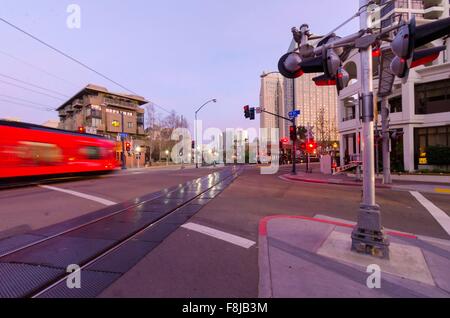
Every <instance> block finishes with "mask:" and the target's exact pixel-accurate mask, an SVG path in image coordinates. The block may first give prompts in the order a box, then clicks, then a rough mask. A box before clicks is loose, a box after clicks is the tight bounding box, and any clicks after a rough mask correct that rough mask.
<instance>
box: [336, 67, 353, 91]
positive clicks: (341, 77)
mask: <svg viewBox="0 0 450 318" xmlns="http://www.w3.org/2000/svg"><path fill="white" fill-rule="evenodd" d="M349 81H350V74H348V72H347V71H346V70H345V69H344V68H343V67H339V68H338V70H337V73H336V88H337V90H338V92H340V91H341V90H343V89H344V88H346V87H347V85H348V82H349Z"/></svg>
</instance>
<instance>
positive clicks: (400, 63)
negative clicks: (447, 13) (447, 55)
mask: <svg viewBox="0 0 450 318" xmlns="http://www.w3.org/2000/svg"><path fill="white" fill-rule="evenodd" d="M449 34H450V18H446V19H440V20H437V21H434V22H430V23H427V24H424V25H420V26H416V18H415V17H412V19H411V20H410V21H409V23H407V24H405V25H403V26H401V27H400V29H399V30H398V32H397V35H396V36H395V38H394V40H393V41H392V43H391V49H392V52H393V53H394V55H395V58H394V59H393V60H392V63H391V71H392V73H394V74H395V75H396V76H397V77H399V78H403V79H404V81H406V80H407V79H408V75H409V70H410V69H411V68H414V67H417V66H419V65H423V64H426V63H429V62H432V61H434V60H435V59H437V58H438V57H439V53H440V52H442V51H444V50H445V49H446V47H445V46H437V47H433V48H428V49H421V50H415V49H417V48H418V47H421V46H424V45H426V44H428V43H430V42H432V41H434V40H437V39H439V38H441V37H444V36H446V35H449Z"/></svg>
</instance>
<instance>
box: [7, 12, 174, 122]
mask: <svg viewBox="0 0 450 318" xmlns="http://www.w3.org/2000/svg"><path fill="white" fill-rule="evenodd" d="M0 21H2V22H3V23H6V24H7V25H9V26H10V27H12V28H14V29H16V30H17V31H19V32H22V33H23V34H25V35H27V36H29V37H30V38H32V39H33V40H35V41H37V42H39V43H41V44H42V45H44V46H46V47H48V48H50V49H51V50H53V51H55V52H57V53H59V54H61V55H62V56H64V57H66V58H68V59H69V60H71V61H73V62H75V63H77V64H79V65H81V66H82V67H84V68H86V69H88V70H90V71H91V72H93V73H95V74H97V75H98V76H100V77H102V78H104V79H106V80H107V81H109V82H111V83H114V84H115V85H117V86H119V87H121V88H123V89H124V90H126V91H128V92H130V93H132V94H133V95H139V94H138V93H136V92H134V91H133V90H131V89H129V88H127V87H126V86H124V85H122V84H120V83H118V82H116V81H115V80H113V79H112V78H110V77H108V76H106V75H104V74H102V73H100V72H99V71H97V70H95V69H93V68H92V67H90V66H88V65H86V64H85V63H83V62H81V61H79V60H77V59H76V58H74V57H72V56H70V55H69V54H67V53H65V52H63V51H61V50H59V49H57V48H56V47H54V46H53V45H50V44H48V43H47V42H45V41H43V40H41V39H39V38H38V37H36V36H34V35H33V34H31V33H29V32H27V31H25V30H24V29H22V28H20V27H18V26H16V25H14V24H13V23H11V22H9V21H7V20H5V19H4V18H1V17H0ZM155 106H156V107H158V108H160V109H161V110H163V111H165V112H167V113H171V112H170V111H169V110H167V109H166V108H164V107H162V106H159V105H157V104H155Z"/></svg>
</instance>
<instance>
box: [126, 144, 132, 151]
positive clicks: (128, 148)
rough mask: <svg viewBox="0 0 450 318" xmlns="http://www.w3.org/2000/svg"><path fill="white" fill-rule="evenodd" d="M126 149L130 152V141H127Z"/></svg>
mask: <svg viewBox="0 0 450 318" xmlns="http://www.w3.org/2000/svg"><path fill="white" fill-rule="evenodd" d="M125 149H126V150H127V151H128V152H130V150H131V144H130V143H129V142H127V143H125Z"/></svg>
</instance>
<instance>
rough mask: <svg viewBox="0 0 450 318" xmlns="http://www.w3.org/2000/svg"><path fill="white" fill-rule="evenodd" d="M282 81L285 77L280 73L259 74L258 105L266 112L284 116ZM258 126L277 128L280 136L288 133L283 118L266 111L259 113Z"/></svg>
mask: <svg viewBox="0 0 450 318" xmlns="http://www.w3.org/2000/svg"><path fill="white" fill-rule="evenodd" d="M284 81H285V79H284V77H283V76H282V75H281V74H280V73H276V72H271V73H268V74H265V73H263V74H262V75H261V91H260V106H261V107H262V108H264V110H266V111H268V112H271V113H274V114H277V115H281V116H285V117H286V116H287V113H286V111H285V108H284V92H283V88H284ZM260 127H261V128H278V129H279V130H280V138H283V136H288V135H289V134H288V132H289V130H286V124H285V120H284V119H282V118H277V117H275V116H273V115H270V114H267V113H261V117H260Z"/></svg>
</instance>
